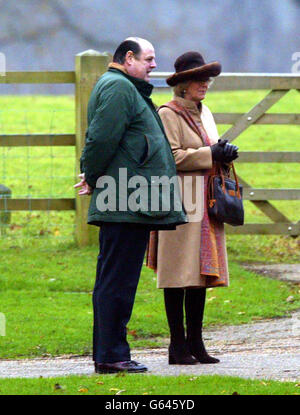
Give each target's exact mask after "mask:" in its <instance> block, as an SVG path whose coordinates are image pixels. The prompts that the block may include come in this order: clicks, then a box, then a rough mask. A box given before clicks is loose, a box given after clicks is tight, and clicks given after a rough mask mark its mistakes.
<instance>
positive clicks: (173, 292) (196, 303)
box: [164, 288, 206, 344]
mask: <svg viewBox="0 0 300 415" xmlns="http://www.w3.org/2000/svg"><path fill="white" fill-rule="evenodd" d="M205 297H206V288H164V300H165V308H166V315H167V319H168V324H169V328H170V335H171V343H174V344H182V343H184V342H185V330H184V317H183V305H184V308H185V317H186V331H187V338H188V339H193V338H195V337H198V336H201V332H202V321H203V314H204V306H205Z"/></svg>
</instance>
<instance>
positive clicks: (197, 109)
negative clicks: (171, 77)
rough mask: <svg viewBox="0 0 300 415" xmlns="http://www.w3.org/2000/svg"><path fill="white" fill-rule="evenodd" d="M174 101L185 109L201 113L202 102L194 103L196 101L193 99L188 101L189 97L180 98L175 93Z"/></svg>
mask: <svg viewBox="0 0 300 415" xmlns="http://www.w3.org/2000/svg"><path fill="white" fill-rule="evenodd" d="M173 99H174V101H177V102H178V104H180V105H181V106H182V107H184V108H186V109H187V110H189V111H191V112H194V113H197V114H198V115H199V113H200V114H201V112H202V104H201V102H200V104H199V105H198V104H196V102H194V101H190V100H189V99H185V98H181V97H178V96H176V95H174V97H173Z"/></svg>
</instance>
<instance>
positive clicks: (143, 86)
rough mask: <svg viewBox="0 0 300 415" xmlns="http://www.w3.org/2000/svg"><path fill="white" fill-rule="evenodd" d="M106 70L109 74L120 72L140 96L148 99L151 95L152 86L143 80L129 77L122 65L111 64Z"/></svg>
mask: <svg viewBox="0 0 300 415" xmlns="http://www.w3.org/2000/svg"><path fill="white" fill-rule="evenodd" d="M108 70H109V71H110V72H115V71H118V72H121V73H122V74H123V75H125V76H126V78H127V79H129V81H130V82H132V83H133V85H134V86H135V87H136V89H137V90H138V91H139V92H140V93H141V94H142V95H144V96H146V97H148V98H149V97H150V95H151V93H152V89H153V85H151V84H149V82H146V81H144V80H143V79H140V78H135V77H134V76H131V75H129V73H128V72H127V71H126V69H125V68H124V66H123V65H120V64H119V63H115V62H112V63H110V64H109V65H108Z"/></svg>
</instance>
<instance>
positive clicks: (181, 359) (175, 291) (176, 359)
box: [164, 288, 197, 365]
mask: <svg viewBox="0 0 300 415" xmlns="http://www.w3.org/2000/svg"><path fill="white" fill-rule="evenodd" d="M183 298H184V289H183V288H164V299H165V308H166V315H167V319H168V324H169V328H170V335H171V343H170V346H169V364H170V365H194V364H196V363H197V360H196V359H194V358H193V356H191V354H190V352H189V349H188V347H187V344H186V340H185V334H184V324H183Z"/></svg>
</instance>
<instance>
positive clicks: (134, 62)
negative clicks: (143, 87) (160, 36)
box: [126, 43, 156, 82]
mask: <svg viewBox="0 0 300 415" xmlns="http://www.w3.org/2000/svg"><path fill="white" fill-rule="evenodd" d="M140 46H141V49H142V51H141V53H140V54H139V55H138V56H134V55H133V54H130V55H129V57H128V58H129V60H128V63H129V65H128V66H127V67H126V69H127V71H128V73H129V75H131V76H134V77H135V78H140V79H143V80H144V81H146V82H149V81H150V76H149V74H150V72H151V71H152V70H153V69H155V68H156V62H155V52H154V48H153V46H152V45H151V43H147V44H141V45H140Z"/></svg>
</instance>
